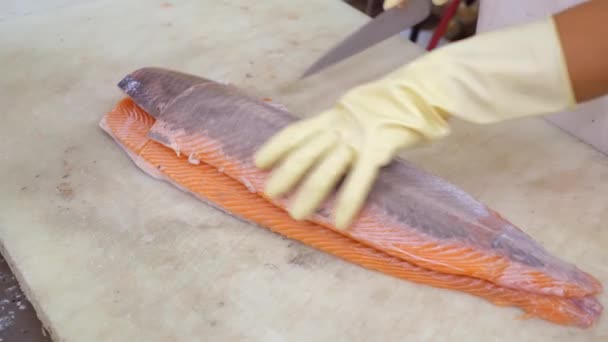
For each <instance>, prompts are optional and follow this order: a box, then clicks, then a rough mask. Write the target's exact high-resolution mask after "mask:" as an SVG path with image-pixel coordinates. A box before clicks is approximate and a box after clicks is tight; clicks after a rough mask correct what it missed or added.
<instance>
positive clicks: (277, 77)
mask: <svg viewBox="0 0 608 342" xmlns="http://www.w3.org/2000/svg"><path fill="white" fill-rule="evenodd" d="M171 3H172V4H173V5H172V6H161V2H154V1H149V0H132V1H119V0H105V1H96V2H90V3H86V4H83V5H81V6H70V7H65V8H62V9H56V10H53V11H51V12H48V13H46V14H43V13H41V14H37V15H29V16H24V17H20V18H13V19H10V20H6V21H5V22H4V23H0V46H1V47H2V48H1V49H0V66H2V67H1V68H2V77H1V78H0V89H1V90H2V91H0V103H1V104H2V105H3V115H2V119H3V121H2V124H1V125H0V163H1V164H2V167H1V168H0V176H1V179H3V182H2V183H0V187H1V188H0V243H1V244H0V245H1V247H2V253H3V255H4V256H5V257H6V258H7V259H8V261H9V262H10V264H11V266H12V268H13V270H14V271H15V272H16V274H17V276H18V277H19V280H20V282H21V284H22V286H23V287H24V288H25V290H26V292H27V294H28V296H29V298H30V299H31V300H32V301H33V304H34V306H35V308H36V310H37V312H38V314H39V315H40V317H41V318H42V320H43V321H44V322H45V324H46V325H47V326H48V327H49V328H50V330H51V331H52V333H53V336H54V338H55V340H57V341H168V340H170V341H201V340H202V341H375V340H378V341H403V340H407V341H444V340H447V339H451V340H467V341H538V340H539V339H540V340H566V341H605V340H606V338H607V337H608V321H607V320H606V318H605V316H604V317H603V318H602V320H601V322H600V323H599V324H598V326H596V327H594V328H592V329H589V330H580V329H576V328H565V327H561V326H556V325H552V324H549V323H546V322H544V321H540V320H530V321H520V320H517V319H516V317H517V316H518V315H519V314H520V311H519V310H516V309H510V308H499V307H496V306H493V305H491V304H489V303H487V302H485V301H484V300H481V299H479V298H477V297H472V296H469V295H465V294H462V293H459V292H454V291H448V290H439V289H435V288H431V287H427V286H422V285H416V284H413V283H409V282H407V281H402V280H398V279H394V278H392V277H389V276H385V275H383V274H380V273H376V272H372V271H368V270H365V269H363V268H360V267H358V266H355V265H352V264H349V263H346V262H343V261H341V260H338V259H337V258H334V257H332V256H330V255H326V254H323V253H320V252H317V251H315V250H313V249H310V248H308V247H306V246H303V245H301V244H299V243H296V242H293V241H290V240H286V239H283V238H281V237H280V236H278V235H275V234H272V233H270V232H268V231H267V230H265V229H264V228H260V227H256V226H253V225H250V224H247V223H244V222H241V221H239V220H237V219H234V218H232V217H230V216H227V215H225V214H223V213H221V212H220V211H218V210H215V209H213V208H210V207H208V206H206V205H205V204H203V203H201V202H199V201H197V200H195V199H194V198H192V197H191V196H189V195H186V194H184V193H182V192H180V191H179V190H177V189H175V188H173V187H172V186H170V185H167V184H164V183H160V182H158V181H156V180H154V179H152V178H150V177H149V176H147V175H145V174H144V173H143V172H141V171H139V170H138V169H137V168H136V167H135V166H134V165H133V163H132V162H131V161H130V160H129V159H128V158H127V157H126V155H125V154H124V153H123V152H122V151H121V150H120V149H119V148H118V146H117V145H116V144H115V143H114V142H113V141H112V140H111V139H110V138H108V137H107V136H106V135H105V134H104V133H103V132H102V131H101V130H100V129H99V128H98V126H97V123H98V122H99V120H100V118H101V117H102V115H103V114H104V113H105V112H107V111H108V110H110V109H111V108H112V106H113V105H114V104H115V103H116V102H117V101H118V100H119V99H120V98H121V97H122V94H121V93H120V92H119V91H118V89H117V88H116V86H115V84H116V83H117V82H118V81H119V80H120V79H121V78H122V77H123V76H124V75H125V74H127V73H128V72H130V71H132V70H134V69H136V68H138V67H141V66H149V65H154V66H162V67H168V68H174V69H179V70H182V71H186V72H191V73H195V74H198V75H202V76H205V77H210V78H213V79H216V80H222V81H230V82H233V83H235V84H238V85H241V86H243V87H245V88H246V89H249V90H250V91H254V90H255V91H256V92H257V93H259V94H260V96H269V97H272V98H274V99H277V100H279V101H281V102H284V103H285V104H286V105H287V106H288V107H290V108H291V109H293V110H295V111H297V112H299V113H303V114H305V115H308V114H311V113H314V112H315V111H317V110H319V109H321V108H323V107H324V106H327V105H329V104H330V103H331V102H332V101H333V99H335V97H337V96H338V95H339V94H340V93H341V92H342V91H344V90H345V89H346V88H348V87H349V86H352V85H354V84H355V83H356V82H361V81H363V80H366V79H370V77H372V76H374V75H378V74H379V73H381V72H385V71H388V70H389V69H391V68H393V67H396V66H397V65H399V64H402V63H405V62H407V61H409V60H411V59H412V58H414V56H416V55H418V54H419V53H420V50H419V49H418V48H416V47H414V46H413V45H412V44H410V43H408V42H405V41H403V40H400V38H395V39H393V40H391V41H389V42H387V43H385V44H382V45H381V46H378V47H377V48H376V49H374V50H372V51H370V52H369V53H366V54H364V55H362V56H359V57H357V58H354V59H353V60H350V61H349V62H347V63H345V64H343V65H340V66H337V67H336V68H333V69H331V70H328V72H327V73H325V74H322V75H318V77H316V78H313V79H311V80H309V81H307V82H305V83H304V84H300V85H297V86H292V87H286V84H287V83H288V82H289V81H290V80H293V79H294V78H295V77H296V76H297V75H298V74H299V73H300V72H301V71H302V70H303V69H304V68H305V67H306V66H308V64H309V63H310V62H312V61H313V60H314V58H315V57H317V56H318V55H319V54H320V53H322V51H324V50H325V49H327V48H328V47H329V46H331V45H332V44H333V43H334V42H337V41H338V40H339V39H340V38H342V37H343V36H345V35H346V34H348V33H349V32H350V31H352V30H353V29H354V28H355V27H357V26H358V25H360V24H362V23H364V22H365V21H366V20H367V19H366V18H365V17H364V16H363V15H362V14H360V13H358V12H356V11H355V10H352V9H350V8H349V7H347V5H345V4H344V3H342V2H340V1H324V0H306V1H280V0H272V1H270V0H267V1H257V2H252V1H248V0H242V1H236V0H233V1H212V0H207V1H203V0H184V1H171ZM405 155H406V156H407V157H409V158H411V159H412V160H414V161H415V162H416V163H418V165H420V166H422V167H425V168H427V169H428V170H430V171H433V172H436V173H438V174H439V175H441V176H443V177H445V178H446V179H448V180H450V181H452V182H454V183H455V184H457V185H459V186H461V187H462V188H464V189H465V190H467V191H469V192H470V193H472V194H473V195H475V196H476V197H478V198H479V199H481V200H482V201H484V202H486V203H488V204H489V205H491V206H492V207H493V208H494V209H496V210H498V211H500V212H501V213H502V214H504V215H505V216H506V217H507V218H509V219H511V220H512V221H513V222H514V223H516V224H518V225H519V226H521V227H522V228H524V229H525V230H526V231H527V232H528V233H529V234H531V235H532V236H534V237H535V238H536V239H538V240H539V241H541V242H542V243H543V244H544V245H545V246H546V247H547V248H548V249H549V250H550V251H552V252H554V253H555V254H557V255H559V256H560V257H562V258H563V259H565V260H568V261H571V262H576V264H577V265H579V266H580V267H581V268H583V269H585V270H586V271H589V272H590V273H592V274H594V275H595V276H597V277H598V278H599V279H600V280H601V281H603V282H604V283H607V284H608V266H607V265H608V252H607V251H606V246H608V229H606V224H605V223H606V222H608V210H606V209H607V207H606V206H607V204H606V201H605V198H606V196H605V194H606V193H608V160H607V159H606V158H603V157H602V156H601V155H600V154H599V153H598V152H596V151H595V150H593V149H591V148H590V147H588V146H587V145H585V144H582V143H580V142H578V141H576V140H575V139H573V138H571V137H570V136H568V135H566V134H564V133H563V132H561V131H560V130H558V129H556V128H555V127H554V126H552V125H550V124H548V123H546V122H545V121H544V120H542V119H528V120H518V121H515V122H510V123H505V124H501V125H496V126H491V127H475V126H471V125H462V124H456V125H455V132H454V134H453V135H452V136H451V137H449V138H448V139H446V140H444V141H441V142H439V143H437V144H435V145H433V146H431V147H427V148H421V149H418V150H415V151H413V150H412V151H409V152H408V153H406V154H405ZM601 300H602V302H603V303H604V304H608V300H607V297H606V296H605V295H604V296H602V297H601Z"/></svg>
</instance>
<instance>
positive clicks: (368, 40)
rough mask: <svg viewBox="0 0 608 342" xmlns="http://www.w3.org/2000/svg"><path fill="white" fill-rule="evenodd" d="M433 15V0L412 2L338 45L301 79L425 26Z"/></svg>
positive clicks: (358, 31) (364, 27)
mask: <svg viewBox="0 0 608 342" xmlns="http://www.w3.org/2000/svg"><path fill="white" fill-rule="evenodd" d="M430 13H431V0H409V1H408V3H407V5H406V6H403V7H393V8H391V9H389V10H387V11H384V12H383V13H381V14H380V15H378V16H376V18H374V19H373V20H371V21H370V22H369V23H367V24H365V25H364V26H363V27H361V28H360V29H358V30H357V31H355V32H354V33H352V34H351V35H350V36H348V37H347V38H346V39H344V40H343V41H342V42H340V43H338V44H337V45H336V46H334V47H333V48H332V49H331V50H329V51H328V52H327V53H326V54H325V55H323V56H322V57H321V58H319V59H318V60H317V61H316V62H315V63H313V64H312V65H311V66H310V67H309V68H308V69H307V70H306V71H305V72H304V74H302V76H301V77H300V78H301V79H302V78H305V77H308V76H311V75H312V74H315V73H317V72H319V71H321V70H322V69H325V68H327V67H328V66H330V65H333V64H335V63H338V62H340V61H342V60H344V59H346V58H348V57H350V56H353V55H355V54H357V53H359V52H361V51H364V50H366V49H367V48H370V47H372V46H374V45H376V44H378V43H380V42H382V41H384V40H386V39H388V38H389V37H392V36H394V35H396V34H397V33H399V32H401V31H404V30H405V29H408V28H411V27H412V26H414V25H416V24H418V23H420V22H422V21H423V20H424V19H426V18H427V17H428V16H429V14H430Z"/></svg>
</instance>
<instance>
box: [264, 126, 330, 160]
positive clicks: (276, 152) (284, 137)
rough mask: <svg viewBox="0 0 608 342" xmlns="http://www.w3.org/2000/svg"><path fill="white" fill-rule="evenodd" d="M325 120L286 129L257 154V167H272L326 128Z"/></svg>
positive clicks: (265, 144)
mask: <svg viewBox="0 0 608 342" xmlns="http://www.w3.org/2000/svg"><path fill="white" fill-rule="evenodd" d="M323 120H324V118H322V117H315V118H311V119H307V120H302V121H299V122H296V123H293V124H291V125H289V126H287V127H285V128H284V129H282V130H281V131H280V132H279V133H277V134H275V135H274V136H273V137H271V138H270V139H269V140H268V141H267V142H266V143H264V144H263V145H262V147H260V149H259V150H258V151H257V152H256V154H255V157H254V159H255V165H256V166H257V167H259V168H261V169H266V168H269V167H271V166H272V165H274V164H275V163H276V162H277V161H278V160H280V159H281V158H283V157H284V156H285V155H286V154H287V153H288V152H289V151H291V150H292V149H294V148H296V147H297V146H298V145H300V144H302V142H303V141H306V140H309V139H310V137H311V136H312V135H313V134H315V133H316V132H317V131H318V130H319V129H321V128H325V125H323V122H322V121H323Z"/></svg>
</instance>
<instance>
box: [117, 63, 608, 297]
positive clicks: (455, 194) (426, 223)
mask: <svg viewBox="0 0 608 342" xmlns="http://www.w3.org/2000/svg"><path fill="white" fill-rule="evenodd" d="M127 79H128V80H131V82H132V81H133V80H135V81H137V82H136V84H137V87H135V88H133V87H132V89H130V90H131V91H130V92H129V91H125V92H126V93H127V94H128V95H130V96H132V98H133V100H134V101H135V102H136V103H137V104H138V105H139V106H141V107H142V108H144V109H145V110H148V108H153V110H155V111H156V112H155V113H154V114H152V115H153V116H155V117H157V118H159V120H158V121H157V122H156V123H155V124H154V125H153V127H152V128H151V130H150V132H149V133H148V137H150V138H152V139H154V140H155V141H157V142H160V143H162V144H163V145H165V146H167V147H169V148H172V149H173V150H175V151H177V152H178V153H182V154H185V155H187V156H190V155H192V156H194V157H195V158H196V159H197V160H202V161H203V162H205V163H207V164H210V165H212V166H214V167H216V168H218V169H222V170H225V171H224V172H225V173H226V174H227V175H229V176H231V177H232V178H234V179H236V180H238V181H240V182H242V183H245V184H249V188H251V189H253V190H254V191H256V192H257V193H258V194H259V195H260V196H264V194H263V188H264V182H265V180H266V178H267V176H268V173H267V172H265V171H262V170H259V169H257V168H256V167H255V165H254V163H253V160H252V156H253V155H254V153H255V151H257V149H258V148H259V147H260V146H261V145H262V144H263V143H264V142H265V141H266V140H267V139H268V138H270V137H271V136H272V135H273V134H274V133H276V132H277V131H278V130H280V129H281V128H283V127H285V126H287V125H288V124H290V123H291V122H294V121H295V120H296V119H297V118H296V117H295V116H293V115H290V114H289V113H287V112H286V111H284V110H279V109H277V108H276V107H275V106H272V105H269V104H267V103H265V102H264V101H260V100H257V99H254V98H251V97H248V96H247V95H246V94H245V93H243V92H242V91H240V90H239V89H237V88H236V87H232V86H226V85H223V84H219V83H216V82H212V81H209V80H207V79H204V78H200V79H199V80H197V79H196V76H187V75H186V76H184V74H180V73H176V72H174V71H167V70H163V69H158V68H152V69H148V68H142V69H139V70H137V71H135V72H134V73H132V74H130V75H128V76H127V77H125V80H127ZM121 84H124V82H121ZM122 89H123V90H125V87H122ZM134 89H135V91H134ZM184 89H185V90H184ZM180 91H181V92H180ZM133 93H136V94H154V95H155V96H158V98H159V99H160V100H159V99H156V98H154V97H153V96H152V97H151V96H133V95H132V94H133ZM176 94H177V95H176ZM159 103H161V104H162V105H159ZM161 107H162V108H161ZM158 108H161V110H158ZM271 201H272V202H273V203H274V204H275V205H277V206H279V207H281V208H286V207H287V206H288V204H289V198H283V199H280V200H276V201H275V200H271ZM332 212H333V198H331V199H330V200H328V201H327V202H326V203H325V204H324V205H323V206H322V208H320V210H319V211H317V212H316V213H315V214H314V215H313V217H312V218H311V221H313V222H315V223H317V224H320V225H322V226H324V227H326V228H328V229H334V230H335V228H334V227H333V226H332V222H333V220H332ZM342 233H343V234H345V235H346V236H348V237H349V238H351V239H354V240H356V241H359V242H361V243H363V244H365V245H368V246H372V247H374V248H376V249H379V250H382V251H383V252H385V253H387V254H389V255H392V256H394V257H397V258H400V259H402V260H406V261H408V262H410V263H412V264H415V265H418V266H420V267H423V268H427V269H430V270H434V271H437V272H440V273H447V274H454V275H465V276H473V277H475V278H479V279H483V280H487V281H489V282H492V283H495V284H497V285H499V286H502V287H509V288H513V289H516V290H524V291H527V292H533V293H538V294H547V295H555V296H567V297H585V296H588V295H593V294H597V293H599V292H601V291H602V286H601V284H600V282H599V281H598V280H596V279H595V278H594V277H592V276H591V275H589V274H587V273H585V272H583V271H581V270H579V269H578V268H577V267H576V266H574V265H572V264H569V263H566V262H564V261H562V260H560V259H558V258H557V257H555V256H552V255H551V254H550V253H548V252H547V251H546V250H545V249H544V248H543V247H542V246H541V245H540V244H539V243H537V242H536V241H534V240H533V239H532V238H531V237H530V236H528V235H527V234H526V233H524V232H523V231H522V230H520V229H519V228H517V227H515V226H514V225H513V224H511V223H510V222H508V221H507V220H505V219H504V218H502V217H501V216H500V215H498V214H497V213H495V212H494V211H492V210H491V209H489V208H487V207H486V206H485V205H483V204H481V203H479V202H478V201H476V200H475V199H474V198H472V197H471V196H470V195H469V194H467V193H466V192H464V191H462V190H461V189H459V188H457V187H456V186H454V185H452V184H449V183H447V182H445V181H444V180H442V179H440V178H439V177H436V176H434V175H431V174H429V173H427V172H425V171H422V170H420V169H418V168H416V167H415V166H414V165H412V164H410V163H408V162H407V161H404V160H400V159H396V160H395V161H394V162H392V163H391V164H390V165H389V166H387V167H385V168H383V169H382V170H381V172H380V175H379V177H378V179H377V181H376V184H375V185H374V187H373V189H372V191H371V194H370V196H369V198H368V200H367V204H366V206H365V207H364V208H363V210H362V212H361V214H360V215H359V217H358V218H357V219H356V220H355V221H354V223H353V224H352V226H351V228H350V229H349V230H348V231H346V232H342Z"/></svg>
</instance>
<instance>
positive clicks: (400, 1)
mask: <svg viewBox="0 0 608 342" xmlns="http://www.w3.org/2000/svg"><path fill="white" fill-rule="evenodd" d="M407 2H408V0H384V3H383V4H382V7H384V9H385V10H387V9H390V8H393V7H395V6H400V7H402V6H406V5H407ZM446 2H448V0H433V5H435V6H442V5H444V4H445V3H446Z"/></svg>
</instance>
